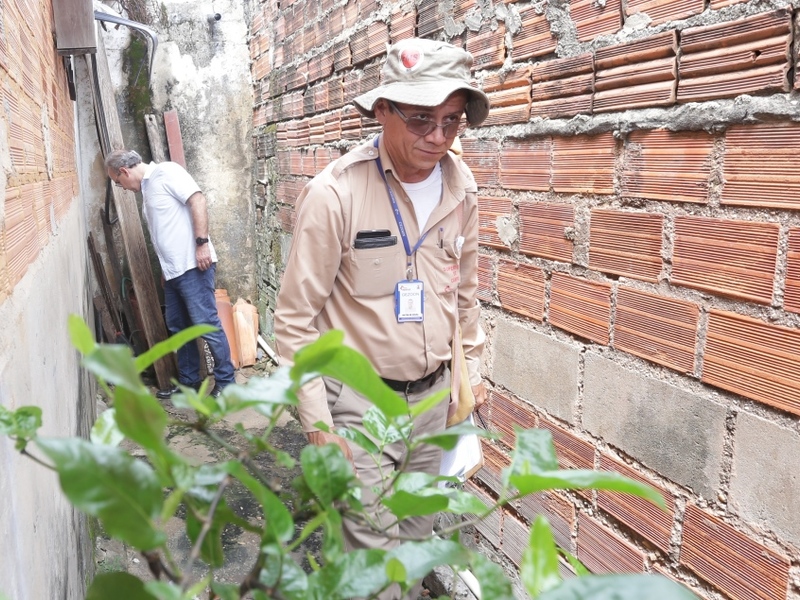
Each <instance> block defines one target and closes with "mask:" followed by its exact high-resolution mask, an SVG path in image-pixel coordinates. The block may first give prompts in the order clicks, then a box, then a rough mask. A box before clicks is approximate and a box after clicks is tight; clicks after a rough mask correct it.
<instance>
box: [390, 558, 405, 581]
mask: <svg viewBox="0 0 800 600" xmlns="http://www.w3.org/2000/svg"><path fill="white" fill-rule="evenodd" d="M386 577H388V578H389V581H395V582H397V583H405V582H406V579H408V572H407V571H406V567H405V565H403V563H402V562H400V561H399V560H397V559H396V558H390V559H389V560H388V561H387V562H386Z"/></svg>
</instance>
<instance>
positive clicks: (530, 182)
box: [500, 138, 552, 192]
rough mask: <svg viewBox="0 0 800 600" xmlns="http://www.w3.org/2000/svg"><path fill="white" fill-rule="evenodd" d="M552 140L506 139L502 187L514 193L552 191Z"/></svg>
mask: <svg viewBox="0 0 800 600" xmlns="http://www.w3.org/2000/svg"><path fill="white" fill-rule="evenodd" d="M551 170H552V140H551V139H550V138H535V139H525V140H506V141H505V142H504V144H503V147H502V149H501V150H500V184H501V185H502V186H503V187H504V188H508V189H512V190H532V191H539V192H547V191H550V177H551Z"/></svg>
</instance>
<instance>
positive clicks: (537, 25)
mask: <svg viewBox="0 0 800 600" xmlns="http://www.w3.org/2000/svg"><path fill="white" fill-rule="evenodd" d="M519 17H520V21H521V22H520V25H521V26H520V28H519V30H518V31H517V33H516V34H515V35H514V38H513V43H514V48H513V49H512V51H511V57H512V58H513V60H514V62H522V61H524V60H528V59H529V58H532V57H536V56H544V55H545V54H551V53H553V52H555V50H556V39H555V37H553V34H552V33H550V23H549V22H548V20H547V17H545V15H544V14H538V13H537V12H536V9H535V7H531V8H527V9H525V10H521V11H519Z"/></svg>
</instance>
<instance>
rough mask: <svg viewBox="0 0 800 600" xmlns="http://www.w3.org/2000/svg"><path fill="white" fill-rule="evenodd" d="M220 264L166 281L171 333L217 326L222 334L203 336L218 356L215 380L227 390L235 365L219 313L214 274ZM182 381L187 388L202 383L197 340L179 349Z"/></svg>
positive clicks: (165, 296) (166, 301)
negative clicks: (193, 327) (193, 326)
mask: <svg viewBox="0 0 800 600" xmlns="http://www.w3.org/2000/svg"><path fill="white" fill-rule="evenodd" d="M216 269H217V265H216V264H212V265H211V268H209V269H207V270H205V271H201V270H200V269H196V268H195V269H190V270H188V271H186V273H184V274H183V275H179V276H178V277H175V278H174V279H170V280H169V281H166V282H164V303H165V304H166V319H167V329H169V332H170V333H171V334H173V335H174V334H176V333H178V332H179V331H183V330H184V329H186V328H187V327H189V326H191V325H200V324H205V325H213V326H214V327H217V328H219V330H218V331H215V332H213V333H209V334H206V335H204V336H203V339H204V340H205V341H206V343H207V344H208V349H209V350H210V351H211V356H213V357H214V381H215V383H216V384H217V385H218V386H219V387H221V388H224V387H225V386H226V385H228V384H231V383H233V381H234V375H233V363H232V362H231V349H230V346H229V345H228V338H227V336H226V335H225V332H224V331H223V329H222V323H221V322H220V320H219V315H218V314H217V299H216V297H215V296H214V273H215V272H216ZM178 381H180V382H181V383H182V384H184V385H196V384H198V383H200V353H199V352H198V351H197V343H195V342H194V341H191V342H189V343H188V344H184V346H183V347H182V348H180V349H179V350H178Z"/></svg>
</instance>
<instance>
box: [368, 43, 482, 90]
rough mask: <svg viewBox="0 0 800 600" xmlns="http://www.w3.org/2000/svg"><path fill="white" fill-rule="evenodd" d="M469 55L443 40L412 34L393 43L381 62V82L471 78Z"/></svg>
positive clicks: (470, 59) (467, 81) (467, 80)
mask: <svg viewBox="0 0 800 600" xmlns="http://www.w3.org/2000/svg"><path fill="white" fill-rule="evenodd" d="M471 67H472V56H471V55H470V54H469V53H468V52H464V51H463V50H462V49H461V48H458V47H456V46H453V45H452V44H448V43H446V42H436V41H433V40H425V39H419V38H412V39H407V40H402V41H400V42H398V43H396V44H395V45H394V46H392V47H391V49H390V50H389V54H388V56H387V57H386V62H385V63H384V65H383V72H382V74H383V83H384V84H390V83H415V82H423V81H441V80H443V79H451V80H459V81H463V82H465V83H469V81H470V68H471Z"/></svg>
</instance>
